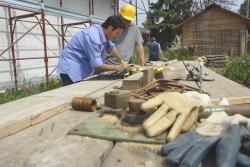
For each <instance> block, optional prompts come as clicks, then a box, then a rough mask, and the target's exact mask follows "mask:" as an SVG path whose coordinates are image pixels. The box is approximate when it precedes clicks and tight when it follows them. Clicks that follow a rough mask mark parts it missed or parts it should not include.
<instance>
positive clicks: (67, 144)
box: [0, 62, 250, 167]
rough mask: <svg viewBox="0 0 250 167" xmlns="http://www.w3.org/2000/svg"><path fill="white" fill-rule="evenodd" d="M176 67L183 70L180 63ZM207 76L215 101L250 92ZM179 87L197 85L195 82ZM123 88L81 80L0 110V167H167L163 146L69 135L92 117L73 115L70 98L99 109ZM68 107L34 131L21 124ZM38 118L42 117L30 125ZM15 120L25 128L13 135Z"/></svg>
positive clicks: (207, 87) (32, 125) (213, 75)
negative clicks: (88, 99)
mask: <svg viewBox="0 0 250 167" xmlns="http://www.w3.org/2000/svg"><path fill="white" fill-rule="evenodd" d="M172 66H173V67H175V68H176V69H183V72H184V71H185V70H184V66H183V64H182V63H181V62H177V63H175V64H172ZM206 71H208V72H209V77H210V78H214V79H215V81H212V82H204V83H203V87H204V90H205V91H207V92H209V93H211V97H212V98H219V97H240V96H250V89H248V88H246V87H243V86H241V85H239V84H237V83H235V82H233V81H230V80H228V79H227V78H225V77H223V76H220V75H218V74H216V73H215V72H213V71H211V70H208V69H206ZM181 83H185V84H188V85H192V86H195V83H194V82H192V81H181ZM121 85H122V80H112V81H104V80H102V81H83V82H80V83H77V84H74V85H70V86H67V87H62V88H59V89H56V90H52V91H48V92H44V93H41V94H38V95H34V96H31V97H27V98H23V99H20V100H17V101H13V102H10V103H6V104H3V105H0V116H1V117H0V130H2V129H3V130H5V131H8V132H9V133H7V135H9V136H7V137H2V139H0V167H30V166H32V167H36V166H39V167H41V166H42V167H43V166H46V167H80V166H81V167H82V166H83V167H101V166H102V167H116V166H119V167H128V166H129V167H160V166H162V167H163V166H164V163H163V160H164V158H163V157H161V156H160V155H158V151H159V150H160V147H161V146H160V145H147V144H138V143H137V144H136V143H125V142H124V143H113V142H110V141H105V140H98V139H92V138H88V137H79V136H70V135H67V132H68V131H69V130H70V129H71V128H73V127H75V126H76V125H77V124H79V123H81V122H83V121H84V120H85V119H87V118H89V117H90V116H91V115H92V113H89V112H78V111H73V110H72V109H71V107H70V104H69V103H70V102H71V99H72V97H75V96H89V97H94V98H96V99H97V103H98V104H101V103H103V96H104V92H106V91H110V90H112V89H114V88H115V87H120V86H121ZM65 103H66V104H67V107H66V111H64V112H61V113H58V114H57V115H56V114H55V115H56V116H54V117H52V118H49V119H47V120H44V121H41V122H40V121H37V123H30V124H29V125H30V126H25V127H26V128H25V127H24V124H23V122H24V121H23V120H19V116H20V115H22V114H23V113H25V114H27V113H29V112H30V110H32V109H33V110H34V109H37V108H43V107H44V108H47V109H48V108H49V107H50V106H51V107H55V105H56V104H58V105H62V104H65ZM43 105H44V106H43ZM34 106H37V107H34ZM41 106H43V107H41ZM64 108H65V107H64ZM37 117H39V115H38V116H36V117H32V118H31V119H30V120H35V119H36V118H37ZM11 118H12V122H13V121H19V123H18V124H17V125H15V128H17V126H20V127H22V126H23V127H24V128H25V129H23V130H22V131H19V132H17V133H14V132H15V131H14V130H13V129H14V128H13V127H12V126H6V124H7V125H12V124H11V123H10V122H11V121H10V120H11ZM8 121H10V122H8ZM38 122H40V123H38ZM27 125H28V124H27ZM4 128H5V129H4ZM6 128H9V129H6ZM12 128H13V129H12ZM12 133H14V134H12ZM11 134H12V135H11ZM0 136H1V135H0Z"/></svg>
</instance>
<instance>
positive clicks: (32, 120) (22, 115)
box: [0, 101, 67, 138]
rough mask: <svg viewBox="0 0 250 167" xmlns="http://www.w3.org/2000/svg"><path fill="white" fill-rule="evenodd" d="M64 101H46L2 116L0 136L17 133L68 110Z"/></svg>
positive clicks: (0, 119)
mask: <svg viewBox="0 0 250 167" xmlns="http://www.w3.org/2000/svg"><path fill="white" fill-rule="evenodd" d="M66 108H67V105H66V103H64V102H54V101H50V102H46V103H41V104H38V105H35V106H32V107H30V108H25V109H23V110H21V111H19V112H16V113H11V114H9V115H5V116H3V117H1V118H0V138H3V137H6V136H8V135H11V134H13V133H16V132H18V131H20V130H23V129H24V128H27V127H29V126H32V125H35V124H37V123H39V122H41V121H44V120H46V119H49V118H50V117H53V116H55V115H57V114H59V113H61V112H64V111H66Z"/></svg>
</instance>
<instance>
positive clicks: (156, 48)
mask: <svg viewBox="0 0 250 167" xmlns="http://www.w3.org/2000/svg"><path fill="white" fill-rule="evenodd" d="M148 47H149V61H159V60H162V59H163V54H162V50H161V45H160V44H159V43H158V42H156V40H155V38H154V37H152V38H151V41H150V42H149V44H148Z"/></svg>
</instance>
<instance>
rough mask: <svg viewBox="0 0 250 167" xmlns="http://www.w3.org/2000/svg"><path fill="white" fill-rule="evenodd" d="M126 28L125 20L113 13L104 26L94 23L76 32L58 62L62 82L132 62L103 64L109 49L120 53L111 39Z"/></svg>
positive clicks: (65, 83)
mask: <svg viewBox="0 0 250 167" xmlns="http://www.w3.org/2000/svg"><path fill="white" fill-rule="evenodd" d="M123 31H124V23H123V20H122V19H121V18H120V17H119V16H110V17H109V18H108V19H107V20H106V21H105V22H104V23H103V24H102V25H101V26H100V25H93V26H90V27H89V28H86V29H83V30H81V31H80V32H78V33H76V35H74V36H73V37H72V39H71V40H70V42H69V43H68V44H67V46H66V47H65V48H64V50H63V51H62V53H61V55H60V59H59V63H58V70H57V71H58V73H59V74H60V77H61V79H62V82H63V85H64V86H66V85H70V84H73V83H75V82H79V81H81V80H82V79H84V78H87V77H89V76H91V75H93V74H94V73H96V72H97V71H121V70H123V69H124V68H127V67H129V64H124V63H122V64H118V65H109V64H104V62H105V54H106V50H107V51H111V52H113V53H115V54H118V55H119V53H118V51H117V49H116V48H115V45H114V44H113V43H112V42H111V41H110V40H111V39H114V38H117V37H118V36H120V35H121V33H122V32H123Z"/></svg>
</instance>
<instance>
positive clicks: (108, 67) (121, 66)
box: [96, 63, 131, 71]
mask: <svg viewBox="0 0 250 167" xmlns="http://www.w3.org/2000/svg"><path fill="white" fill-rule="evenodd" d="M130 66H131V65H130V64H128V63H121V64H119V65H111V64H103V65H100V66H98V67H97V68H96V69H98V70H100V71H122V70H124V69H125V68H128V67H130Z"/></svg>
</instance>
